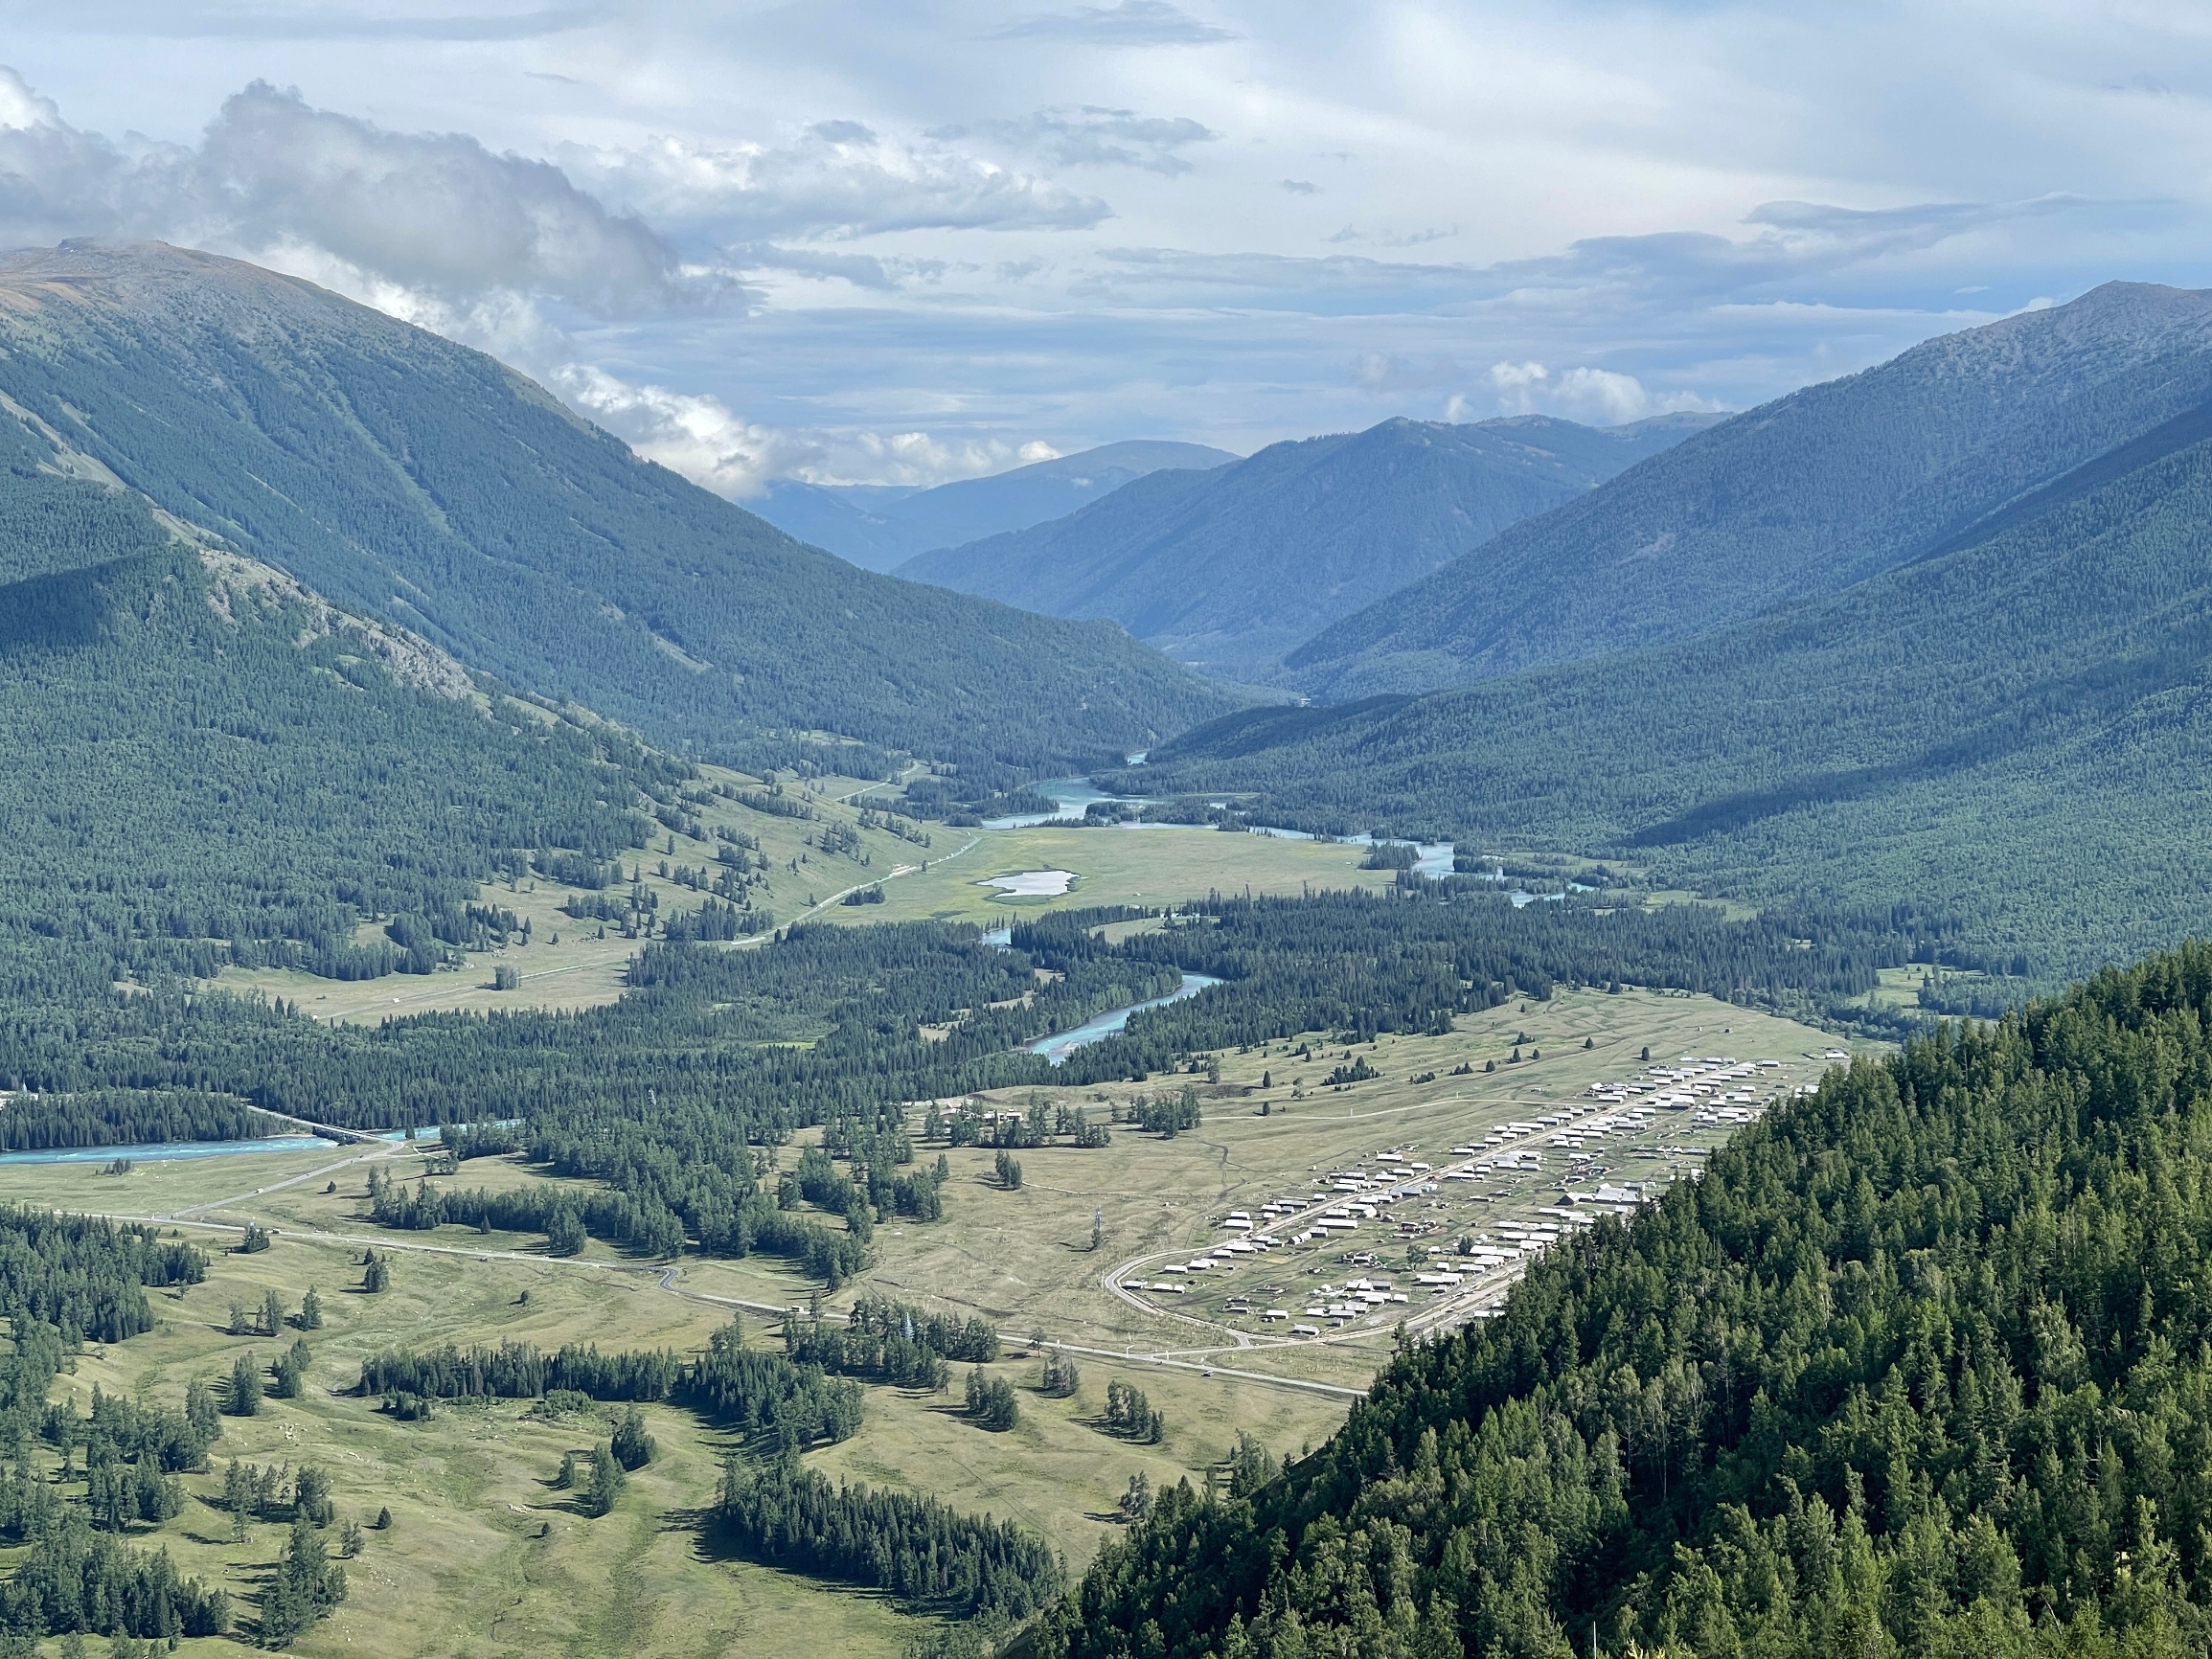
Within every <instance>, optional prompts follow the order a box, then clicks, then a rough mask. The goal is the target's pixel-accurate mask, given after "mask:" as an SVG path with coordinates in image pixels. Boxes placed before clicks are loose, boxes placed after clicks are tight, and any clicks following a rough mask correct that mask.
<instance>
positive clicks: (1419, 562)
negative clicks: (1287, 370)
mask: <svg viewBox="0 0 2212 1659" xmlns="http://www.w3.org/2000/svg"><path fill="white" fill-rule="evenodd" d="M1713 419H1715V418H1713V417H1707V416H1697V415H1689V416H1683V415H1665V416H1660V417H1658V418H1656V419H1654V420H1643V421H1638V422H1637V423H1636V424H1634V425H1632V426H1617V427H1611V428H1608V429H1604V430H1600V429H1597V428H1593V427H1588V426H1578V425H1576V424H1575V423H1574V422H1573V421H1570V420H1551V419H1549V418H1547V417H1543V416H1523V417H1518V418H1515V419H1511V420H1486V421H1483V422H1481V423H1479V424H1476V425H1471V426H1450V425H1444V424H1442V423H1439V422H1434V421H1420V420H1385V421H1384V422H1383V423H1382V424H1381V425H1380V426H1375V427H1371V428H1369V429H1368V430H1367V431H1365V432H1349V433H1340V434H1337V435H1335V436H1334V437H1328V438H1309V439H1303V440H1300V441H1298V442H1295V443H1274V444H1270V445H1269V446H1268V447H1266V449H1263V450H1261V451H1260V452H1259V453H1258V454H1257V455H1254V456H1252V457H1250V458H1249V459H1248V460H1244V461H1241V462H1238V463H1237V464H1236V465H1235V466H1222V467H1218V468H1215V469H1213V470H1211V471H1206V472H1185V471H1178V472H1170V473H1153V474H1152V476H1150V477H1148V478H1144V479H1140V480H1138V481H1137V482H1136V483H1134V484H1130V485H1127V486H1125V487H1123V488H1122V489H1118V490H1116V491H1115V492H1114V493H1113V494H1111V495H1108V496H1106V498H1104V499H1103V500H1100V501H1098V502H1095V503H1093V504H1092V505H1091V506H1089V507H1087V508H1084V509H1083V511H1079V512H1076V513H1073V514H1071V515H1070V516H1068V517H1066V518H1063V519H1061V520H1060V521H1058V522H1057V523H1052V524H1040V525H1038V526H1037V527H1036V528H1034V529H1030V530H1025V531H1018V532H1015V533H1013V534H1005V535H996V536H992V537H991V538H990V539H988V540H983V541H977V542H975V543H973V544H971V545H969V546H966V547H951V548H946V549H944V550H943V551H940V552H933V553H925V554H924V555H922V556H921V557H919V558H915V559H912V560H909V561H908V562H907V563H905V564H903V565H901V566H900V567H899V574H900V575H901V576H903V577H909V578H912V579H913V580H916V581H926V582H935V583H938V584H939V585H941V586H945V587H950V588H957V589H958V590H960V591H961V592H963V593H976V594H986V595H988V596H990V597H991V598H992V599H998V600H1004V601H1005V602H1007V603H1009V604H1017V605H1020V606H1021V607H1022V608H1023V609H1025V610H1035V611H1042V612H1044V613H1045V614H1046V615H1049V616H1063V617H1112V618H1113V619H1114V620H1115V621H1116V622H1118V623H1120V624H1121V625H1123V626H1124V627H1126V628H1128V629H1129V632H1130V633H1132V634H1134V635H1136V636H1137V637H1138V638H1139V639H1142V640H1148V641H1150V642H1151V643H1152V644H1153V645H1156V646H1158V647H1159V648H1161V649H1162V650H1165V651H1168V652H1169V653H1171V654H1172V655H1174V656H1175V657H1176V658H1178V659H1179V660H1181V661H1185V662H1192V663H1197V664H1199V665H1201V666H1203V667H1204V668H1206V669H1208V670H1212V671H1215V672H1220V673H1226V674H1231V675H1255V674H1260V673H1262V672H1264V671H1266V670H1267V669H1268V668H1269V667H1270V666H1271V665H1272V664H1273V663H1274V662H1275V661H1276V660H1277V659H1279V658H1280V657H1281V656H1282V655H1283V654H1284V653H1285V652H1286V651H1288V650H1289V649H1291V648H1293V647H1295V646H1296V645H1298V644H1299V643H1300V642H1301V641H1303V640H1306V639H1308V638H1310V637H1311V635H1312V634H1313V633H1314V632H1315V631H1316V630H1318V629H1320V628H1322V627H1325V626H1327V625H1329V624H1330V623H1331V622H1333V621H1334V620H1335V619H1337V618H1339V617H1341V616H1342V615H1343V614H1344V613H1345V611H1346V610H1348V609H1350V608H1352V607H1355V606H1357V605H1362V604H1365V603H1367V602H1369V601H1370V600H1374V599H1379V598H1380V597H1381V596H1382V595H1384V594H1388V593H1392V592H1395V591H1396V590H1397V589H1399V588H1401V587H1403V586H1404V585H1405V584H1406V583H1407V582H1410V581H1414V580H1418V579H1419V578H1421V577H1424V576H1426V575H1427V574H1428V573H1429V572H1431V571H1433V570H1435V569H1436V568H1437V567H1438V566H1439V565H1441V564H1443V563H1444V562H1445V561H1446V560H1448V559H1451V558H1455V557H1458V556H1459V555H1461V554H1463V553H1465V552H1466V551H1467V550H1468V549H1469V548H1471V547H1472V546H1474V545H1475V544H1476V543H1478V542H1481V541H1484V540H1486V539H1488V538H1489V537H1490V536H1492V535H1494V534H1496V533H1497V532H1499V531H1500V530H1503V529H1504V528H1505V527H1506V526H1507V525H1509V524H1513V523H1515V522H1516V521H1517V520H1519V519H1523V518H1526V517H1528V516H1530V515H1531V514H1532V513H1539V512H1542V511H1545V510H1547V509H1549V508H1553V507H1557V506H1559V505H1560V503H1562V502H1564V501H1571V500H1573V499H1574V498H1575V497H1577V496H1579V495H1582V494H1584V493H1585V492H1586V491H1587V490H1588V489H1589V488H1590V487H1591V486H1592V485H1594V484H1598V483H1601V482H1603V481H1604V480H1606V479H1608V478H1610V477H1612V476H1613V475H1614V474H1615V473H1618V472H1620V471H1621V470H1622V469H1624V468H1625V467H1629V466H1633V465H1634V464H1635V463H1637V462H1638V461H1641V460H1643V459H1644V458H1646V457H1647V456H1650V455H1654V454H1656V453H1658V452H1659V451H1660V450H1662V449H1666V448H1670V447H1672V446H1673V445H1674V444H1676V443H1679V442H1680V441H1681V440H1682V439H1684V438H1686V437H1688V436H1689V435H1690V434H1691V433H1693V432H1695V431H1698V430H1699V428H1700V427H1702V426H1705V425H1709V424H1710V423H1711V421H1712V420H1713Z"/></svg>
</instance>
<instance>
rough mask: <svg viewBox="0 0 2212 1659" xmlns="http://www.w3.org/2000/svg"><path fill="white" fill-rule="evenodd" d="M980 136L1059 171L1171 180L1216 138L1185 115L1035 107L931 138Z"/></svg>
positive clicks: (938, 130)
mask: <svg viewBox="0 0 2212 1659" xmlns="http://www.w3.org/2000/svg"><path fill="white" fill-rule="evenodd" d="M971 130H972V131H975V132H979V133H982V134H984V135H986V136H988V137H990V138H993V139H996V140H998V141H999V142H1000V143H1002V144H1005V145H1008V146H1010V147H1012V148H1018V149H1022V150H1026V151H1029V152H1031V153H1033V154H1037V155H1041V156H1043V157H1045V158H1046V159H1047V160H1050V161H1057V162H1059V163H1060V164H1061V165H1062V166H1064V167H1134V168H1142V169H1143V170H1146V171H1147V172H1157V173H1165V174H1168V175H1169V176H1171V177H1172V176H1174V175H1175V174H1177V173H1186V172H1189V171H1190V170H1191V165H1192V164H1191V162H1190V161H1189V160H1188V158H1186V157H1185V156H1184V155H1183V154H1182V151H1183V150H1185V149H1187V148H1189V147H1190V146H1192V145H1194V144H1207V143H1210V142H1212V141H1213V140H1215V139H1218V138H1220V136H1221V135H1220V133H1218V132H1216V131H1214V130H1213V129H1212V128H1211V127H1209V126H1207V125H1205V124H1204V123H1202V122H1197V121H1193V120H1191V119H1190V117H1188V116H1161V115H1139V114H1138V113H1137V112H1136V111H1135V110H1133V109H1106V108H1101V107H1099V106H1097V105H1095V104H1084V105H1083V106H1082V107H1080V108H1072V109H1071V108H1059V109H1039V110H1037V111H1034V112H1033V113H1031V114H1029V115H1025V116H1022V117H1020V118H1019V119H1017V120H1014V121H985V122H978V123H977V124H976V125H975V126H974V127H973V128H969V127H958V126H952V127H938V128H935V129H933V130H932V131H931V132H930V134H929V136H930V137H932V138H943V139H956V138H965V137H967V136H968V134H969V132H970V131H971Z"/></svg>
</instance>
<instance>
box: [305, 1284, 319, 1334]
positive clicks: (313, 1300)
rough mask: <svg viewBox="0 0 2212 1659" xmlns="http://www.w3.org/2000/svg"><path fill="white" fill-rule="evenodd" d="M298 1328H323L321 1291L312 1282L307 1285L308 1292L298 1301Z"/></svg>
mask: <svg viewBox="0 0 2212 1659" xmlns="http://www.w3.org/2000/svg"><path fill="white" fill-rule="evenodd" d="M300 1329H302V1330H320V1329H323V1298H322V1294H321V1292H319V1291H318V1290H316V1288H315V1287H314V1286H313V1285H312V1284H310V1285H308V1294H307V1295H306V1296H305V1297H304V1298H302V1299H301V1302H300Z"/></svg>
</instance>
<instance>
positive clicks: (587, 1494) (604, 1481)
mask: <svg viewBox="0 0 2212 1659" xmlns="http://www.w3.org/2000/svg"><path fill="white" fill-rule="evenodd" d="M627 1484H628V1477H627V1476H626V1475H625V1474H624V1473H623V1472H622V1465H620V1464H618V1463H616V1462H615V1461H614V1452H613V1450H612V1449H611V1448H610V1447H609V1446H608V1445H607V1443H605V1442H604V1441H602V1442H601V1443H599V1444H598V1445H595V1446H593V1447H592V1448H591V1473H590V1475H589V1476H588V1477H587V1478H586V1479H585V1482H584V1488H583V1493H582V1497H581V1498H580V1499H579V1500H578V1507H580V1508H581V1509H582V1511H583V1512H584V1513H585V1514H587V1515H595V1516H596V1515H604V1514H605V1513H606V1512H607V1511H609V1510H611V1509H613V1508H614V1506H615V1501H616V1500H617V1499H618V1498H620V1497H621V1496H622V1489H623V1488H624V1487H625V1486H627Z"/></svg>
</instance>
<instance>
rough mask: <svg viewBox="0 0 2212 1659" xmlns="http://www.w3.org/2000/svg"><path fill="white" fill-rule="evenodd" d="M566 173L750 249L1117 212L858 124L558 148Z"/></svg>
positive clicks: (644, 210)
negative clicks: (781, 135) (718, 141)
mask: <svg viewBox="0 0 2212 1659" xmlns="http://www.w3.org/2000/svg"><path fill="white" fill-rule="evenodd" d="M559 154H560V158H561V161H562V163H563V164H564V165H565V166H566V168H567V170H569V171H570V172H571V173H573V174H575V175H576V176H577V177H579V178H581V179H582V180H584V181H585V182H586V183H587V184H589V185H590V186H591V187H592V188H593V189H594V190H596V191H597V192H598V193H600V194H602V195H603V196H605V197H607V198H608V199H610V200H612V201H616V202H619V203H621V204H622V205H623V206H624V207H625V208H626V209H627V210H628V211H631V212H634V213H638V214H642V215H645V216H650V218H652V219H653V220H654V221H655V222H657V223H660V224H663V225H668V226H671V227H678V228H679V231H680V234H686V235H689V236H692V237H703V238H709V239H716V240H718V241H721V242H734V243H752V242H759V241H763V240H765V239H781V238H790V237H813V238H848V239H849V238H853V237H861V236H875V235H881V234H885V233H890V232H899V231H913V230H1054V231H1062V230H1081V229H1086V228H1088V227H1090V226H1092V225H1096V224H1098V223H1100V222H1101V221H1102V220H1104V219H1106V218H1107V217H1109V216H1110V215H1111V212H1112V210H1111V209H1109V208H1108V207H1107V206H1106V203H1105V202H1103V201H1100V200H1099V199H1098V198H1097V197H1095V196H1086V195H1083V194H1080V193H1077V192H1074V191H1071V190H1068V189H1066V188H1065V187H1063V186H1061V185H1059V184H1056V183H1054V182H1052V181H1051V180H1049V179H1043V178H1038V177H1037V176H1035V175H1033V174H1029V173H1023V172H1017V171H1015V170H1012V169H1008V168H1002V167H999V166H997V165H996V164H995V163H992V162H990V161H986V160H984V159H982V158H981V157H978V156H972V155H967V154H964V153H962V152H960V151H958V150H955V149H951V148H947V147H946V146H945V145H943V144H939V143H924V144H921V145H915V144H909V143H906V142H904V141H902V140H901V139H898V138H896V137H891V136H886V135H884V134H881V133H878V132H876V131H875V130H874V129H872V128H870V127H867V126H864V125H861V124H860V123H858V122H854V121H827V122H817V123H815V124H814V125H811V126H810V127H808V128H807V129H806V130H805V131H803V132H802V133H800V134H799V136H798V137H797V139H796V140H795V141H793V142H792V143H790V144H787V145H783V146H777V147H770V146H762V145H751V146H739V147H730V148H717V147H712V146H708V145H703V144H700V143H697V142H696V141H694V140H690V139H682V138H661V139H655V140H653V141H651V142H650V143H649V144H646V145H643V146H639V147H636V148H628V149H590V148H583V147H582V146H577V145H564V146H562V147H561V149H560V152H559Z"/></svg>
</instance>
